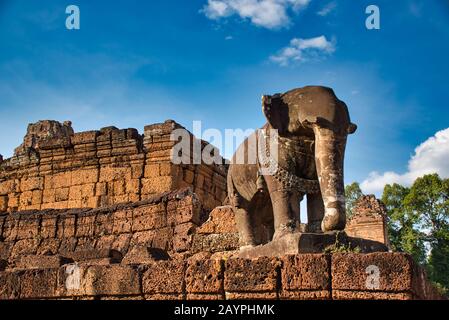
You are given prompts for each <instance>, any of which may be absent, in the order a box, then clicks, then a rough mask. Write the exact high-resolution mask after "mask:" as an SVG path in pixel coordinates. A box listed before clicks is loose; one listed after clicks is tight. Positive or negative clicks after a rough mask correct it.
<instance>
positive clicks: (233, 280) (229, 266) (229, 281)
mask: <svg viewBox="0 0 449 320" xmlns="http://www.w3.org/2000/svg"><path fill="white" fill-rule="evenodd" d="M280 265H281V264H280V261H279V260H278V259H276V258H266V257H263V258H259V259H254V260H247V259H238V258H237V259H230V260H227V261H226V264H225V274H224V290H225V292H234V293H235V292H237V293H244V292H274V293H276V290H277V278H278V274H279V269H280Z"/></svg>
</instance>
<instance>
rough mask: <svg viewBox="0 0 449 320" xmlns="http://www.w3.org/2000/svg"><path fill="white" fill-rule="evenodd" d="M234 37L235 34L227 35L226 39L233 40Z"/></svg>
mask: <svg viewBox="0 0 449 320" xmlns="http://www.w3.org/2000/svg"><path fill="white" fill-rule="evenodd" d="M233 39H234V37H233V36H226V37H225V40H233Z"/></svg>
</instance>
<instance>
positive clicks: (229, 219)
mask: <svg viewBox="0 0 449 320" xmlns="http://www.w3.org/2000/svg"><path fill="white" fill-rule="evenodd" d="M197 233H198V234H212V233H238V230H237V227H236V224H235V213H234V209H233V208H232V207H231V206H222V207H217V208H215V209H214V210H212V212H211V213H210V215H209V219H208V220H207V221H206V222H205V223H204V224H202V225H201V226H200V227H199V228H198V230H197Z"/></svg>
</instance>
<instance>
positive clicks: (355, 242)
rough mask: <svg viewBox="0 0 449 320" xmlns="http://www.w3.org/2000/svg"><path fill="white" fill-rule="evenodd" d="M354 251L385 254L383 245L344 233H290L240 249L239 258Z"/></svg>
mask: <svg viewBox="0 0 449 320" xmlns="http://www.w3.org/2000/svg"><path fill="white" fill-rule="evenodd" d="M337 250H345V251H354V252H360V253H371V252H386V251H388V248H387V246H386V245H385V244H383V243H380V242H377V241H373V240H367V239H361V238H354V237H349V236H347V235H346V233H344V232H341V233H301V232H298V233H290V234H286V235H284V236H283V237H281V238H279V239H277V240H274V241H272V242H270V243H268V244H265V245H260V246H257V247H244V248H241V249H240V252H239V254H238V256H239V257H240V258H247V259H253V258H258V257H264V256H266V257H281V256H283V255H286V254H299V253H323V252H326V251H330V252H332V251H337Z"/></svg>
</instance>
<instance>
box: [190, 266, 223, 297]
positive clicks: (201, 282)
mask: <svg viewBox="0 0 449 320" xmlns="http://www.w3.org/2000/svg"><path fill="white" fill-rule="evenodd" d="M223 280H224V268H223V262H222V261H221V260H196V261H195V260H193V261H189V262H188V264H187V271H186V290H187V293H188V294H192V293H200V294H221V295H223V294H224V291H223Z"/></svg>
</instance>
